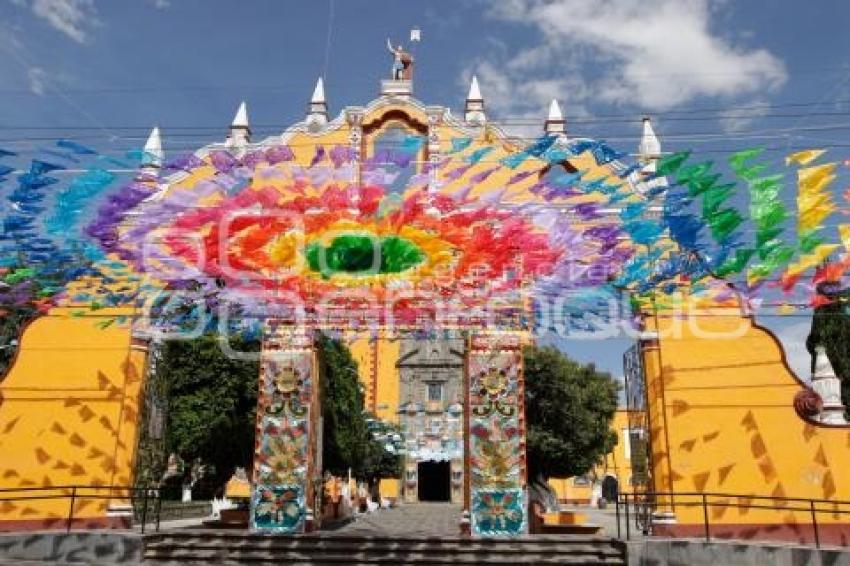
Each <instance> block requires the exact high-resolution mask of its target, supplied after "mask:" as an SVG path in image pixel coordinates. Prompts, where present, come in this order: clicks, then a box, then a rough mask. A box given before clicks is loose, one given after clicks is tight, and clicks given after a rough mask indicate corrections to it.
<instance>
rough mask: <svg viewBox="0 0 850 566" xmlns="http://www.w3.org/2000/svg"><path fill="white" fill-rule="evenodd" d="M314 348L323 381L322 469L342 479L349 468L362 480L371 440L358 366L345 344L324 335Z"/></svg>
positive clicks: (319, 338) (318, 339) (321, 335)
mask: <svg viewBox="0 0 850 566" xmlns="http://www.w3.org/2000/svg"><path fill="white" fill-rule="evenodd" d="M316 347H317V349H318V352H319V374H320V375H321V379H322V380H321V387H320V389H321V398H322V418H323V420H324V431H323V435H322V465H323V467H324V470H325V471H329V472H331V473H332V474H334V475H338V476H345V475H347V474H348V469H349V468H350V469H351V471H352V473H353V474H354V475H355V476H357V477H363V475H364V472H365V463H366V456H367V452H368V450H369V443H370V436H369V430H368V427H367V426H366V417H365V415H364V413H363V411H364V408H365V398H364V396H363V390H362V386H361V384H360V379H359V376H358V373H357V362H356V361H355V360H354V358H353V357H352V355H351V352H350V351H349V349H348V347H346V345H345V344H343V343H342V342H341V341H339V340H333V339H331V338H329V337H327V336H326V335H324V334H320V335H319V337H318V338H317V340H316Z"/></svg>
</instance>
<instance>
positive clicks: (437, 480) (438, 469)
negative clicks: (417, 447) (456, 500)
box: [417, 460, 452, 502]
mask: <svg viewBox="0 0 850 566" xmlns="http://www.w3.org/2000/svg"><path fill="white" fill-rule="evenodd" d="M417 472H418V476H419V482H418V484H417V488H418V494H417V495H418V497H419V501H443V502H449V501H451V498H452V493H451V464H450V463H449V462H448V460H446V461H442V462H435V461H433V460H426V461H423V462H419V464H418V466H417Z"/></svg>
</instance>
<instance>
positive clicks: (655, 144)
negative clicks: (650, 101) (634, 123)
mask: <svg viewBox="0 0 850 566" xmlns="http://www.w3.org/2000/svg"><path fill="white" fill-rule="evenodd" d="M638 153H640V155H641V156H643V157H658V156H659V155H660V154H661V142H660V141H658V136H656V135H655V130H653V129H652V121H651V120H650V119H649V118H644V119H643V135H641V138H640V145H638Z"/></svg>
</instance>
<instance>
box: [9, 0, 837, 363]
mask: <svg viewBox="0 0 850 566" xmlns="http://www.w3.org/2000/svg"><path fill="white" fill-rule="evenodd" d="M848 21H850V5H848V4H847V3H846V2H840V1H837V0H833V1H820V2H816V3H805V4H803V3H800V2H791V1H790V0H777V1H770V2H768V1H766V0H761V1H748V2H732V1H728V0H727V1H719V2H708V1H707V0H645V1H642V2H632V1H627V0H601V1H594V2H589V1H587V0H553V1H550V2H541V1H538V0H501V1H499V2H486V1H483V0H481V1H477V0H465V1H448V0H432V1H419V2H409V1H387V0H368V1H367V0H330V1H329V0H312V1H302V2H294V1H272V0H242V1H238V2H237V1H227V2H225V1H218V0H135V1H134V0H119V1H109V2H106V1H97V0H0V76H2V77H3V80H2V82H1V83H0V85H2V86H0V101H2V103H0V140H1V141H0V143H3V144H5V145H7V146H12V147H16V148H18V149H26V148H27V147H34V146H36V145H38V143H39V141H40V138H44V139H55V138H57V137H73V138H74V139H77V140H80V141H85V142H87V143H89V144H91V145H93V146H95V147H97V148H99V149H100V150H102V151H105V152H110V151H114V152H116V153H119V154H120V153H123V152H124V151H125V150H127V149H129V148H132V147H137V146H138V145H140V144H141V143H142V142H143V140H144V137H145V136H146V135H147V130H148V129H149V128H150V126H152V125H154V124H159V125H161V126H162V127H163V132H164V136H165V143H166V149H167V150H170V151H178V150H180V149H183V150H187V149H192V148H195V147H198V146H200V145H203V144H204V143H207V142H210V141H215V140H221V139H222V137H223V135H224V134H225V133H226V128H227V125H228V123H229V122H230V120H231V118H232V116H233V113H234V111H235V109H236V106H237V104H238V103H239V101H240V100H243V99H244V100H246V101H247V102H248V106H249V114H250V116H251V121H252V124H253V125H254V129H255V137H256V136H262V135H269V134H272V133H276V132H280V131H281V130H282V129H284V128H285V127H286V126H287V125H288V124H290V123H292V122H293V121H296V120H298V119H299V118H300V116H302V114H303V111H304V108H305V106H306V102H307V100H308V98H309V95H310V93H311V91H312V88H313V85H314V83H315V80H316V78H317V77H318V76H320V75H324V77H325V82H326V90H327V95H328V98H329V102H330V105H331V110H332V112H333V113H334V114H335V113H336V112H338V111H339V110H340V109H341V108H342V107H343V106H345V105H349V104H363V103H365V102H366V101H368V100H370V99H371V98H373V97H374V96H375V95H376V94H377V88H378V80H379V79H380V78H383V77H384V76H386V75H387V73H388V69H389V65H390V60H389V56H388V54H387V52H386V47H385V41H386V38H387V37H388V36H389V37H391V38H392V39H393V41H394V42H396V43H397V42H399V41H403V42H404V43H405V44H407V41H406V40H407V36H408V33H409V30H410V28H411V27H413V26H418V27H420V28H421V29H422V42H421V43H419V44H417V45H416V46H415V55H416V59H417V61H416V65H417V70H416V84H415V90H416V95H417V97H418V98H420V99H422V100H423V101H425V102H426V103H438V104H444V105H447V106H451V107H453V108H455V109H460V107H461V106H462V103H463V98H464V95H465V93H466V89H467V85H468V81H469V76H470V74H471V73H473V72H475V73H477V74H478V76H479V80H480V82H481V88H482V91H483V94H484V97H485V99H486V101H487V105H488V111H489V113H490V115H491V116H493V117H495V118H497V119H502V120H504V121H506V122H507V123H509V124H510V125H511V127H512V129H513V130H515V131H518V132H520V133H523V134H526V135H530V133H532V132H534V131H536V130H538V129H539V127H540V125H541V124H542V120H543V118H544V115H545V110H546V107H547V105H548V102H549V99H551V98H553V97H556V98H558V99H560V101H561V103H562V108H563V110H564V113H565V115H566V118H567V121H568V129H569V131H570V132H572V133H576V134H579V135H585V136H589V137H599V138H604V139H608V140H609V141H610V142H612V143H613V144H614V145H616V146H619V147H622V148H625V149H631V148H633V147H635V146H636V144H637V141H638V140H637V137H638V134H639V118H640V117H641V116H642V115H644V114H647V115H651V116H652V117H653V118H654V123H655V125H656V129H657V130H658V132H659V134H660V135H661V137H662V143H663V145H664V149H665V150H675V149H684V148H694V149H695V150H697V151H699V152H702V153H703V154H704V155H708V156H711V157H713V158H716V159H722V158H723V157H724V156H725V155H727V154H728V152H730V151H734V150H735V149H741V148H743V147H752V146H755V145H759V144H765V145H767V146H768V147H769V148H770V149H771V151H773V153H772V154H771V155H772V156H773V157H776V158H777V159H778V158H779V157H781V155H782V154H783V152H784V151H785V149H786V148H791V147H807V146H813V145H818V144H827V145H833V146H836V147H834V149H833V152H838V153H840V154H841V155H844V154H846V153H847V147H846V145H847V144H848V142H847V139H846V134H847V128H848V124H850V57H848V54H850V34H847V31H846V26H847V22H848ZM842 144H844V145H842ZM842 147H843V149H842ZM842 152H843V153H842ZM807 324H808V322H807V321H806V320H801V319H788V320H785V321H782V322H777V327H778V328H780V329H781V330H782V331H783V332H784V333H785V334H787V335H788V336H793V337H797V336H799V335H801V334H803V333H804V330H805V329H806V328H807ZM789 328H790V329H791V330H788V329H789ZM625 344H626V343H625V342H622V341H619V340H618V341H605V342H600V343H596V344H594V345H582V346H581V347H576V348H572V347H570V346H568V349H570V350H572V351H573V352H574V353H575V354H576V355H578V356H579V357H584V358H586V359H594V360H595V361H597V363H599V364H600V365H602V366H603V367H606V368H608V369H610V370H611V371H612V372H614V373H619V372H620V370H619V366H620V355H621V353H622V350H623V349H624V346H625ZM800 356H802V357H800ZM793 357H794V356H793V355H792V358H793ZM798 357H799V358H800V359H801V360H803V359H804V355H803V354H800V355H799V356H798Z"/></svg>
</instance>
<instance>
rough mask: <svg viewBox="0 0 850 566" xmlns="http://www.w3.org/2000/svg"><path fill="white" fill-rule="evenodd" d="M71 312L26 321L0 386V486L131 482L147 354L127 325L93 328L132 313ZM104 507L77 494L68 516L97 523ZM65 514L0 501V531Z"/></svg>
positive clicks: (59, 508)
mask: <svg viewBox="0 0 850 566" xmlns="http://www.w3.org/2000/svg"><path fill="white" fill-rule="evenodd" d="M75 310H77V309H73V308H54V309H52V310H51V311H50V313H49V314H48V315H46V316H42V317H41V318H38V319H36V320H35V321H33V322H32V323H31V324H30V325H29V326H28V327H27V328H26V330H25V332H24V333H23V335H22V337H21V340H20V350H19V352H18V356H17V358H16V360H15V363H14V365H13V366H12V367H11V369H10V370H9V372H8V374H7V375H6V376H5V378H4V379H3V380H2V382H0V395H2V401H0V488H19V487H39V486H60V485H104V486H106V485H120V486H126V485H129V484H131V483H132V480H133V477H132V470H133V458H134V452H135V448H136V437H137V420H138V414H139V398H140V392H141V387H142V380H143V375H144V368H145V361H146V353H145V351H144V350H143V349H141V348H136V347H133V346H132V345H131V338H130V328H129V326H128V325H117V324H113V325H111V326H109V327H107V328H104V329H101V328H97V327H96V326H95V325H96V324H97V323H98V322H102V321H103V320H105V319H106V318H111V317H114V316H122V315H125V316H126V315H130V314H131V312H130V309H118V308H114V309H102V310H98V311H87V312H85V313H84V314H83V315H82V316H78V317H74V316H71V313H72V312H74V311H75ZM89 493H91V492H89ZM6 495H8V494H6ZM113 503H117V502H113ZM108 504H109V502H108V501H105V500H101V501H95V500H92V499H85V498H80V499H78V501H77V503H76V505H75V510H74V515H75V517H77V516H79V517H87V518H100V517H105V516H106V508H107V506H108ZM68 511H69V501H68V500H41V501H21V502H10V501H4V502H0V530H2V529H3V528H4V522H7V521H36V520H45V519H47V520H51V519H52V520H56V521H57V523H58V524H59V526H64V520H65V518H66V517H67V516H68ZM6 526H7V527H9V528H11V527H12V524H11V523H6Z"/></svg>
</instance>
